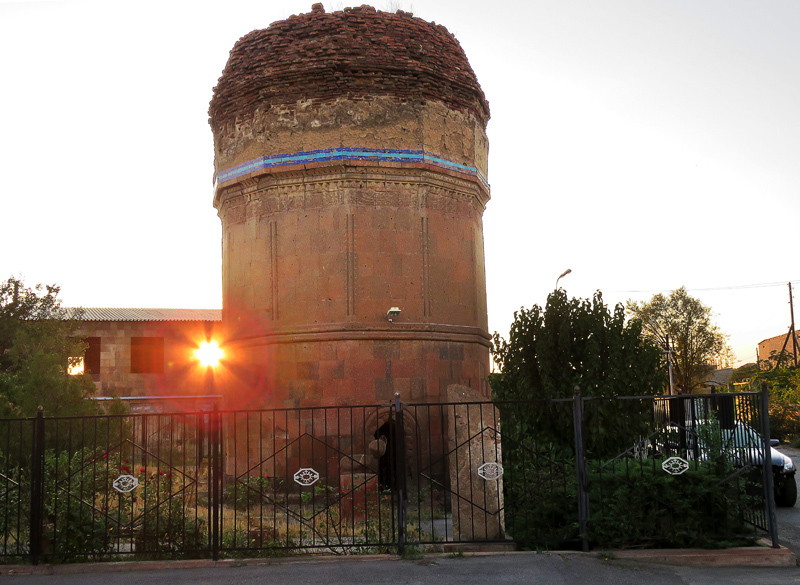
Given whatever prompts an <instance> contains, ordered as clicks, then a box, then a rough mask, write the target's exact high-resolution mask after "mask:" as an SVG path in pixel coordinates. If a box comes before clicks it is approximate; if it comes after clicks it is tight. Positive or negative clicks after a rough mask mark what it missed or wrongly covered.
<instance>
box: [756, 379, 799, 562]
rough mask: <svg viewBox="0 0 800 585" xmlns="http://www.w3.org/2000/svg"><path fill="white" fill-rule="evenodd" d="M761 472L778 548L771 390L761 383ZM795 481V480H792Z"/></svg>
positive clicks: (771, 532)
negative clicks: (771, 429) (770, 428)
mask: <svg viewBox="0 0 800 585" xmlns="http://www.w3.org/2000/svg"><path fill="white" fill-rule="evenodd" d="M761 450H762V453H763V454H764V455H763V457H762V458H761V471H762V473H763V474H764V502H765V503H766V507H767V518H768V520H769V536H770V538H771V539H772V548H778V547H779V545H778V520H777V518H776V517H775V485H774V480H773V477H772V448H771V445H770V430H769V390H768V388H767V383H766V382H762V383H761ZM792 481H794V478H792Z"/></svg>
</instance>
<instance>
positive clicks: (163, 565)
mask: <svg viewBox="0 0 800 585" xmlns="http://www.w3.org/2000/svg"><path fill="white" fill-rule="evenodd" d="M453 552H458V551H457V550H454V551H453ZM462 552H463V554H464V556H465V557H485V556H505V555H508V556H517V555H542V554H544V555H558V556H576V557H581V556H583V557H590V558H598V559H602V560H604V561H608V562H614V561H626V562H640V563H652V564H661V565H677V566H690V567H742V566H747V567H794V566H796V565H797V557H795V555H794V553H793V552H792V551H790V550H789V549H787V548H785V547H783V546H781V547H779V548H765V547H740V548H729V549H723V550H708V549H642V550H612V551H594V552H588V553H587V552H578V551H547V552H544V553H542V552H535V551H507V550H504V551H496V550H495V551H469V552H468V551H462ZM452 554H453V553H452V552H451V553H425V554H424V557H426V558H448V557H450V556H452ZM344 560H346V561H349V562H376V561H402V560H404V559H403V558H402V557H400V556H397V555H346V556H334V555H331V556H305V557H303V556H297V557H283V558H280V557H278V558H273V557H265V558H256V559H225V560H221V561H212V560H207V559H197V560H185V561H119V562H109V563H104V562H96V563H91V562H89V563H76V564H69V565H4V566H3V565H0V575H75V574H87V573H121V572H131V571H155V570H164V569H210V568H236V567H245V566H270V565H287V564H318V563H330V562H338V561H344ZM408 560H418V559H408Z"/></svg>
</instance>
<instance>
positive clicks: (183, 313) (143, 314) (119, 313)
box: [64, 307, 222, 321]
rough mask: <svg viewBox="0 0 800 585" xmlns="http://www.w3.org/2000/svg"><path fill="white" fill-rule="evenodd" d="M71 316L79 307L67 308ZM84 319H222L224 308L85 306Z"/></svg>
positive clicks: (82, 317)
mask: <svg viewBox="0 0 800 585" xmlns="http://www.w3.org/2000/svg"><path fill="white" fill-rule="evenodd" d="M64 310H65V311H67V314H68V315H69V316H74V315H75V314H76V312H77V311H78V309H76V308H65V309H64ZM82 310H83V315H82V316H81V319H82V320H83V321H222V309H111V308H94V307H89V308H83V309H82Z"/></svg>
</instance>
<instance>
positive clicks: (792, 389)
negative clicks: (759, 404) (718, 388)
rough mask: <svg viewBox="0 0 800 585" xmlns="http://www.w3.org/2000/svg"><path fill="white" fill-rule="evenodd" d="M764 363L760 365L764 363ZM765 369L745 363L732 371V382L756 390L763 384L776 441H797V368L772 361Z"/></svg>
mask: <svg viewBox="0 0 800 585" xmlns="http://www.w3.org/2000/svg"><path fill="white" fill-rule="evenodd" d="M764 363H766V362H762V364H764ZM772 364H773V365H772V367H770V368H768V369H762V368H759V367H758V366H757V365H755V364H748V365H745V366H742V367H741V368H737V369H736V370H735V371H734V372H733V376H732V378H731V379H732V381H733V382H736V383H746V384H747V385H748V388H746V389H748V390H751V391H758V390H760V389H761V385H762V384H763V383H766V384H767V388H768V389H769V419H770V431H771V434H772V437H773V438H775V439H794V440H797V439H798V438H800V368H796V367H794V366H786V365H782V364H781V361H780V360H778V361H773V362H772Z"/></svg>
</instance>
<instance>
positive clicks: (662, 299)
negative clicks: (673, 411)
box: [626, 287, 730, 393]
mask: <svg viewBox="0 0 800 585" xmlns="http://www.w3.org/2000/svg"><path fill="white" fill-rule="evenodd" d="M626 308H627V311H628V313H629V315H630V316H631V317H632V318H633V319H638V320H640V321H641V322H642V332H643V334H644V336H645V337H647V338H648V339H650V340H651V341H653V342H654V343H655V344H656V345H658V347H660V348H661V349H662V350H664V351H669V352H670V353H671V355H672V363H673V369H674V378H675V384H676V386H677V387H678V388H679V389H680V390H681V391H682V392H685V393H690V392H692V390H694V389H695V388H696V387H697V386H699V385H700V384H702V383H703V382H705V381H706V380H708V378H709V375H710V374H711V372H713V371H714V369H715V368H716V366H715V365H714V364H713V363H712V362H714V361H716V360H719V359H721V358H727V357H728V356H729V354H730V348H729V347H728V344H727V342H726V336H725V335H724V334H723V333H722V332H720V330H719V328H718V327H717V326H716V325H715V324H714V323H713V322H712V320H711V309H710V308H709V307H706V306H705V305H703V303H701V302H700V301H699V300H698V299H696V298H694V297H692V296H690V295H689V294H688V293H687V292H686V288H684V287H681V288H679V289H677V290H674V291H672V292H671V293H670V294H669V296H664V295H663V294H660V293H659V294H657V295H655V296H654V297H653V298H652V299H651V300H650V301H649V302H641V303H637V302H633V301H628V303H627V307H626Z"/></svg>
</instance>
